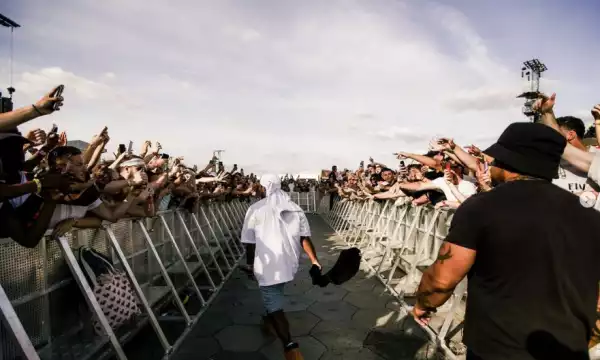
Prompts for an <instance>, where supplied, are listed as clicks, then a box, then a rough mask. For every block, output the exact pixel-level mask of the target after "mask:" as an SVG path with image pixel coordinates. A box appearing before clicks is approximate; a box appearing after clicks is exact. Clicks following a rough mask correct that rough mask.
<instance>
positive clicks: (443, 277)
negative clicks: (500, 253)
mask: <svg viewBox="0 0 600 360" xmlns="http://www.w3.org/2000/svg"><path fill="white" fill-rule="evenodd" d="M474 262H475V250H471V249H467V248H465V247H462V246H458V245H455V244H452V243H449V242H445V241H444V242H443V243H442V246H441V247H440V251H439V253H438V257H437V259H436V260H435V262H434V263H433V264H432V265H431V266H430V267H429V268H427V270H425V272H424V273H423V277H422V278H421V283H420V284H419V288H418V291H417V303H416V305H415V306H416V307H418V308H420V309H422V310H428V311H433V310H435V309H436V308H438V307H440V306H442V305H443V304H444V303H445V302H446V301H448V299H449V298H450V296H451V295H452V292H453V291H454V289H455V288H456V286H457V285H458V283H460V282H461V280H462V279H463V278H464V277H465V276H466V275H467V273H468V272H469V270H470V269H471V266H472V265H473V263H474Z"/></svg>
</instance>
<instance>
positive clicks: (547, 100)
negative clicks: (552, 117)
mask: <svg viewBox="0 0 600 360" xmlns="http://www.w3.org/2000/svg"><path fill="white" fill-rule="evenodd" d="M555 104H556V94H552V95H551V96H550V97H548V96H547V95H544V94H540V97H539V98H538V99H537V100H536V101H535V102H534V103H533V105H532V106H531V108H532V109H533V110H534V111H537V112H540V113H542V114H547V113H550V112H552V111H554V105H555Z"/></svg>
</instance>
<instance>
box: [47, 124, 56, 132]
mask: <svg viewBox="0 0 600 360" xmlns="http://www.w3.org/2000/svg"><path fill="white" fill-rule="evenodd" d="M56 133H58V126H56V124H52V129H50V132H49V133H48V134H56Z"/></svg>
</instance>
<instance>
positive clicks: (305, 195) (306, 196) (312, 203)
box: [287, 191, 319, 214]
mask: <svg viewBox="0 0 600 360" xmlns="http://www.w3.org/2000/svg"><path fill="white" fill-rule="evenodd" d="M287 194H288V195H289V196H290V199H291V200H292V201H293V202H295V203H296V204H298V206H300V207H301V208H302V210H304V212H305V213H309V214H316V213H317V212H318V211H317V197H318V194H319V193H318V192H317V191H307V192H293V191H292V192H288V193H287Z"/></svg>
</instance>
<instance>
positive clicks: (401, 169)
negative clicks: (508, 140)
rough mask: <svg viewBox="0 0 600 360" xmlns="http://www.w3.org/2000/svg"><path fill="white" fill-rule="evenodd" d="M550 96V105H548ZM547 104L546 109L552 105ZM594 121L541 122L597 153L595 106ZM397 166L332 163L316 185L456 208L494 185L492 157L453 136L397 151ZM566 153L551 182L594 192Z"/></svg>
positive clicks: (599, 122)
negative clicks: (418, 149)
mask: <svg viewBox="0 0 600 360" xmlns="http://www.w3.org/2000/svg"><path fill="white" fill-rule="evenodd" d="M546 100H547V98H545V97H544V98H543V99H540V100H538V102H537V103H536V105H535V107H536V109H537V110H538V111H540V112H543V111H547V110H548V109H544V108H543V107H544V106H546V107H547V105H546V104H547V103H548V102H547V101H546ZM553 101H554V100H552V106H553ZM551 109H552V108H550V110H551ZM592 115H593V117H594V119H595V123H594V124H592V125H591V126H590V127H589V128H588V129H587V131H586V127H585V125H584V122H583V121H582V120H581V119H579V118H576V117H573V116H564V117H558V118H556V119H555V123H551V122H548V121H545V120H544V117H543V116H542V121H543V122H544V123H546V124H547V125H549V126H552V127H554V128H557V130H558V131H560V133H561V134H563V136H564V137H565V138H566V139H567V141H568V143H569V144H570V145H572V146H573V147H574V148H576V149H579V150H582V151H585V152H596V151H597V149H598V146H597V144H598V143H599V141H600V139H598V134H600V130H599V131H596V130H597V128H598V127H599V126H600V107H599V106H596V107H595V108H594V109H592ZM394 155H395V156H396V157H397V158H398V159H399V160H400V161H399V165H398V166H392V165H387V164H382V163H380V162H377V161H375V160H374V159H372V158H371V159H370V162H369V163H368V164H367V165H366V166H365V164H364V162H363V161H361V162H360V165H359V167H358V168H357V169H356V170H354V171H352V170H348V169H345V170H344V171H339V170H338V169H337V167H336V166H333V167H332V169H331V171H330V172H329V173H328V175H327V177H326V178H322V179H321V183H320V190H321V191H322V192H329V193H332V195H333V196H332V202H331V204H332V203H333V198H336V197H339V198H342V199H347V200H369V199H374V200H394V201H395V202H396V204H399V205H400V204H405V203H411V204H412V205H414V206H420V205H426V204H430V205H432V206H435V207H436V208H447V209H456V208H457V207H458V206H460V204H461V203H463V202H464V201H465V200H466V199H467V198H469V197H470V196H472V195H474V194H476V193H478V192H485V191H489V190H491V189H492V188H493V187H494V186H495V184H494V183H493V182H492V180H491V176H490V170H491V165H492V162H493V159H492V158H490V157H489V156H487V155H486V154H485V152H484V151H482V150H481V149H480V148H479V147H477V146H475V145H469V146H465V147H463V146H460V145H458V144H456V143H455V142H454V140H453V139H452V138H434V139H432V140H431V142H430V143H429V150H428V152H427V153H425V154H414V153H408V152H398V153H396V154H394ZM571 162H573V160H572V157H571V161H570V159H569V157H568V156H567V157H565V156H563V162H562V164H561V168H560V170H559V177H558V178H557V179H554V181H553V182H554V183H555V184H556V185H558V186H560V187H562V188H564V189H565V190H568V191H570V192H572V193H574V194H576V195H581V194H582V193H584V192H591V193H592V194H594V195H595V196H596V197H597V196H598V190H600V187H598V185H597V184H595V183H594V182H592V181H590V180H589V179H588V178H587V174H586V173H585V172H582V171H578V170H577V168H576V167H575V166H573V165H572V164H571Z"/></svg>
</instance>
